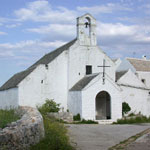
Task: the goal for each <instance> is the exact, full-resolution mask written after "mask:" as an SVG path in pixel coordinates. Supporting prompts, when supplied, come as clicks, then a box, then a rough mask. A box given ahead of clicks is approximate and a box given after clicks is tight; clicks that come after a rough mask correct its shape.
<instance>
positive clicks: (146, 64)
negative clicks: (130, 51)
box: [127, 58, 150, 72]
mask: <svg viewBox="0 0 150 150" xmlns="http://www.w3.org/2000/svg"><path fill="white" fill-rule="evenodd" d="M127 60H128V61H129V62H130V63H131V64H132V65H133V67H134V68H135V69H136V71H144V72H150V60H144V59H137V58H127Z"/></svg>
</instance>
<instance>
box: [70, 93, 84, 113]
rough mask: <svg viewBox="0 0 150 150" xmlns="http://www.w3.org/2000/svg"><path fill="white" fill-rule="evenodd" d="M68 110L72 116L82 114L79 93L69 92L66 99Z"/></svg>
mask: <svg viewBox="0 0 150 150" xmlns="http://www.w3.org/2000/svg"><path fill="white" fill-rule="evenodd" d="M68 109H69V112H71V113H72V114H73V115H77V114H78V113H79V114H82V95H81V91H70V92H69V99H68Z"/></svg>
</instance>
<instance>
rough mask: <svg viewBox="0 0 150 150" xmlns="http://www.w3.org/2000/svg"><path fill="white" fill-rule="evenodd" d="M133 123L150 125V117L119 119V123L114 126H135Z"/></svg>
mask: <svg viewBox="0 0 150 150" xmlns="http://www.w3.org/2000/svg"><path fill="white" fill-rule="evenodd" d="M133 123H150V117H149V118H147V117H146V116H137V117H134V118H129V119H128V118H124V119H118V120H117V122H114V123H113V124H133Z"/></svg>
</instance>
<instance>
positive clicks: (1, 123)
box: [0, 109, 19, 128]
mask: <svg viewBox="0 0 150 150" xmlns="http://www.w3.org/2000/svg"><path fill="white" fill-rule="evenodd" d="M18 119H19V116H18V115H17V114H15V110H14V109H10V110H0V128H5V127H6V125H7V124H8V123H11V122H14V121H17V120H18Z"/></svg>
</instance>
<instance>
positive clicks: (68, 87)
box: [0, 14, 150, 121]
mask: <svg viewBox="0 0 150 150" xmlns="http://www.w3.org/2000/svg"><path fill="white" fill-rule="evenodd" d="M119 64H120V65H119ZM118 66H119V67H118ZM121 66H124V64H123V62H122V63H121V61H120V60H117V61H114V60H112V59H111V58H109V57H108V56H107V55H106V54H105V53H104V52H103V51H102V50H101V49H100V48H99V47H98V46H97V41H96V20H95V19H94V18H93V17H92V16H91V15H90V14H85V15H84V16H81V17H79V18H77V38H76V39H74V40H72V41H71V42H69V43H67V44H65V45H63V46H61V47H60V48H58V49H56V50H54V51H52V52H50V53H49V54H46V55H45V56H43V57H42V58H41V59H40V60H38V61H37V62H36V63H35V64H33V65H32V66H31V67H29V68H28V69H26V70H25V71H23V72H20V73H17V74H15V75H14V76H13V77H12V78H10V79H9V80H8V81H7V82H6V83H5V84H4V85H3V86H2V87H1V88H0V107H1V108H6V107H10V106H11V107H17V106H18V105H23V106H24V105H27V106H33V107H35V106H36V105H39V104H42V103H44V102H45V100H46V99H47V98H48V99H54V100H55V101H56V102H57V103H60V104H61V107H63V108H64V109H65V110H67V109H69V111H70V112H72V113H73V114H74V115H76V114H78V113H80V115H81V117H82V118H84V119H92V120H106V119H109V120H111V121H115V120H117V119H118V118H121V117H122V102H123V101H126V102H128V103H129V104H130V105H131V107H132V108H133V110H135V111H137V112H139V111H140V112H141V113H143V114H145V115H147V116H148V115H150V109H149V108H150V101H149V92H150V89H149V87H148V86H147V85H150V83H149V80H150V78H146V83H147V85H146V83H142V81H141V79H143V77H145V76H146V75H145V72H144V73H142V72H141V73H138V75H139V76H137V72H138V70H136V68H134V67H133V66H132V65H129V66H128V65H127V66H126V65H125V66H126V68H127V69H126V70H121V69H120V70H119V69H118V70H117V71H118V72H117V73H116V68H121ZM129 69H130V70H129ZM149 73H150V70H149V72H148V74H149ZM146 77H148V76H146ZM144 79H145V78H144ZM133 97H134V98H133ZM135 103H136V105H135Z"/></svg>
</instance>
